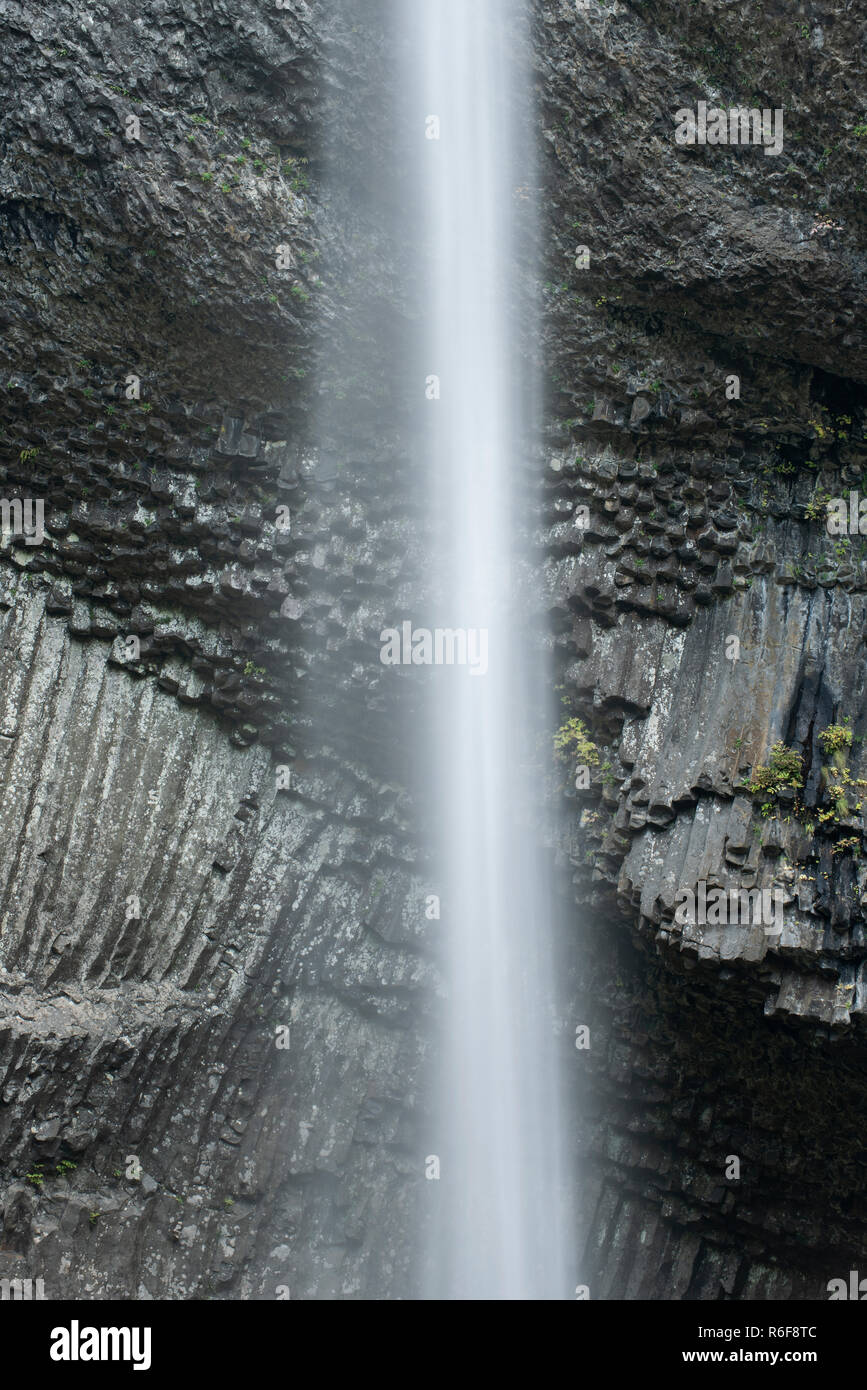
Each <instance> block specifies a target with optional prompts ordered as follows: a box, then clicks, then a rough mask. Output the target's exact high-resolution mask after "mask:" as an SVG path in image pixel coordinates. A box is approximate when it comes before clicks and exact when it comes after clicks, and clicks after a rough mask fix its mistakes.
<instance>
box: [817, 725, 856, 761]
mask: <svg viewBox="0 0 867 1390" xmlns="http://www.w3.org/2000/svg"><path fill="white" fill-rule="evenodd" d="M819 742H820V743H821V745H822V747H823V749H824V750H825V752H826V753H837V752H839V751H840V750H841V749H843V748H851V747H852V730H851V729H850V728H849V724H848V719H844V721H843V723H842V724H829V725H828V727H827V729H823V730H822V732H821V733H820V735H819Z"/></svg>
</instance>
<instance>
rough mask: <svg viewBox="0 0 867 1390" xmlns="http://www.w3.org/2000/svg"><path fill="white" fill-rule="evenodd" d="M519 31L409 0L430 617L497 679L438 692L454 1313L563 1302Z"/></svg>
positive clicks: (513, 22)
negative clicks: (528, 600)
mask: <svg viewBox="0 0 867 1390" xmlns="http://www.w3.org/2000/svg"><path fill="white" fill-rule="evenodd" d="M523 11H524V6H523V5H522V4H519V3H512V0H424V3H422V4H412V3H409V0H396V13H397V15H398V23H399V24H400V25H401V29H402V35H403V43H404V47H403V52H404V54H405V57H406V64H405V73H404V78H405V90H404V94H403V95H404V100H403V106H402V109H403V112H404V113H405V116H404V118H405V119H406V120H407V121H408V122H409V123H410V126H411V130H412V138H413V139H414V138H415V137H416V135H417V137H418V142H417V152H416V153H415V155H414V157H413V159H412V161H411V169H412V174H411V176H410V182H412V180H413V179H414V180H415V187H414V188H413V187H410V188H407V189H406V190H405V192H406V200H407V207H408V208H409V212H408V225H409V227H410V230H409V232H408V235H410V236H411V237H412V238H414V242H413V247H412V248H411V249H412V256H411V258H414V259H415V261H416V268H417V271H418V274H419V277H420V279H421V283H422V284H423V287H424V288H423V291H422V294H421V296H420V304H419V312H418V321H417V322H418V342H417V344H416V347H417V354H416V359H415V360H416V361H417V364H418V373H419V376H418V380H417V388H418V390H419V391H422V390H423V391H424V393H425V396H426V404H425V415H424V416H423V422H424V424H423V433H424V439H425V447H424V474H425V477H426V478H427V480H428V483H427V487H428V491H427V503H428V505H429V507H430V510H431V515H432V516H433V518H434V530H435V534H436V537H437V541H436V546H435V551H436V553H435V554H434V556H433V557H432V584H433V591H434V593H435V595H436V601H435V603H434V605H433V606H434V607H435V609H436V613H437V617H438V620H441V621H439V622H438V625H439V626H440V627H441V628H443V629H448V630H450V631H451V632H452V634H454V633H455V632H457V633H459V634H464V635H465V636H466V639H467V641H468V642H470V643H471V642H472V641H473V639H475V641H476V643H477V644H478V645H477V646H476V647H475V648H474V649H472V650H475V652H476V654H477V655H478V654H479V652H480V651H481V650H482V649H483V648H484V642H485V638H484V637H483V636H482V634H486V640H487V660H486V662H483V661H481V660H478V661H476V663H475V666H474V665H473V664H472V662H471V661H469V660H468V661H467V662H466V663H465V664H460V663H459V661H457V660H456V661H455V664H453V665H446V666H443V667H435V668H434V669H432V671H431V672H430V677H431V680H432V681H433V682H434V688H435V701H434V710H435V716H434V719H433V720H432V721H431V725H430V729H429V734H428V736H429V737H430V738H431V739H432V740H433V745H432V753H433V757H432V765H433V766H434V767H435V768H436V769H437V772H436V777H435V782H434V786H433V789H432V794H433V796H434V797H435V803H436V804H435V811H436V821H437V823H438V825H439V827H440V832H441V833H440V836H439V843H438V846H437V852H438V863H439V866H440V873H441V894H442V904H443V908H442V923H441V926H442V933H443V938H444V941H443V945H444V952H445V977H446V989H447V994H448V1004H447V1007H446V1011H445V1017H444V1020H443V1028H442V1037H441V1039H440V1055H441V1059H442V1061H441V1068H440V1087H439V1108H438V1119H437V1133H438V1135H439V1153H438V1155H437V1157H438V1158H439V1159H440V1164H441V1172H440V1179H439V1183H440V1190H439V1192H438V1194H437V1199H438V1203H439V1207H438V1213H437V1219H436V1222H435V1223H434V1224H435V1225H436V1227H437V1232H436V1239H435V1242H434V1245H433V1250H432V1258H431V1261H430V1263H431V1267H432V1271H433V1273H432V1279H431V1289H430V1292H431V1296H433V1297H445V1298H458V1299H540V1298H563V1297H566V1296H568V1294H567V1287H566V1285H567V1274H566V1270H567V1266H568V1263H569V1261H568V1259H567V1253H566V1251H567V1249H568V1246H569V1244H570V1232H569V1229H568V1225H567V1221H566V1217H565V1214H564V1210H563V1205H562V1177H561V1168H562V1136H561V1133H560V1130H561V1125H560V1121H559V1117H558V1079H557V1068H556V1055H555V1047H554V1041H553V1031H554V1030H553V1022H552V1019H553V1003H552V998H553V988H552V986H553V981H552V966H551V946H552V942H551V936H552V921H551V916H552V914H551V909H550V903H549V892H548V887H547V884H546V881H545V878H546V876H545V874H544V873H543V872H541V871H540V869H539V855H538V849H537V845H536V843H535V842H536V840H537V839H538V835H537V833H536V832H537V830H538V827H537V826H536V825H534V820H533V814H532V811H531V808H532V807H533V806H534V804H538V802H539V799H540V798H539V795H538V788H537V787H536V786H535V785H534V782H535V781H538V777H539V773H538V767H539V763H540V759H541V758H543V757H544V756H545V755H546V754H545V750H544V748H542V746H541V734H540V730H541V722H540V720H539V717H538V715H539V711H540V710H541V708H542V706H543V705H544V702H545V699H546V689H545V680H546V676H545V670H544V663H543V661H542V659H541V657H540V651H541V643H540V642H539V641H538V638H539V633H538V624H537V625H536V626H537V631H536V632H535V634H534V633H533V631H532V625H531V624H528V623H527V621H526V620H525V618H524V617H523V616H522V615H523V614H524V613H525V611H526V605H525V603H524V595H523V592H522V584H521V576H522V575H523V574H524V573H525V572H526V568H527V562H528V561H529V558H530V550H529V540H528V537H527V531H528V530H529V529H530V528H529V516H530V514H531V512H532V506H533V494H534V483H533V471H534V469H535V468H536V463H535V459H537V458H538V453H535V454H534V450H533V444H534V441H533V437H532V436H533V425H534V421H533V418H532V417H533V401H534V396H535V382H534V375H535V369H534V368H533V367H532V366H531V365H529V362H530V359H529V358H528V357H527V356H526V347H527V344H528V343H529V342H530V340H531V338H532V323H531V322H528V320H527V315H526V312H519V311H518V310H519V303H520V299H521V295H520V294H519V287H520V286H521V285H522V284H525V283H526V282H527V281H528V280H529V279H530V278H532V274H533V271H534V266H533V265H528V264H527V258H528V257H530V256H531V255H532V251H533V237H532V220H533V215H534V203H533V195H532V192H531V189H530V182H529V180H530V179H531V177H532V170H531V162H530V161H529V158H528V152H529V150H530V149H531V140H530V136H529V130H530V120H531V114H530V113H531V101H530V80H529V56H528V55H529V44H528V41H527V35H526V33H525V28H526V24H527V16H526V15H525V14H524V12H523ZM534 637H535V641H534V640H533V638H534ZM454 640H455V641H456V640H457V639H454ZM453 654H454V653H453ZM548 756H549V757H550V753H548ZM534 768H535V771H534Z"/></svg>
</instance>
